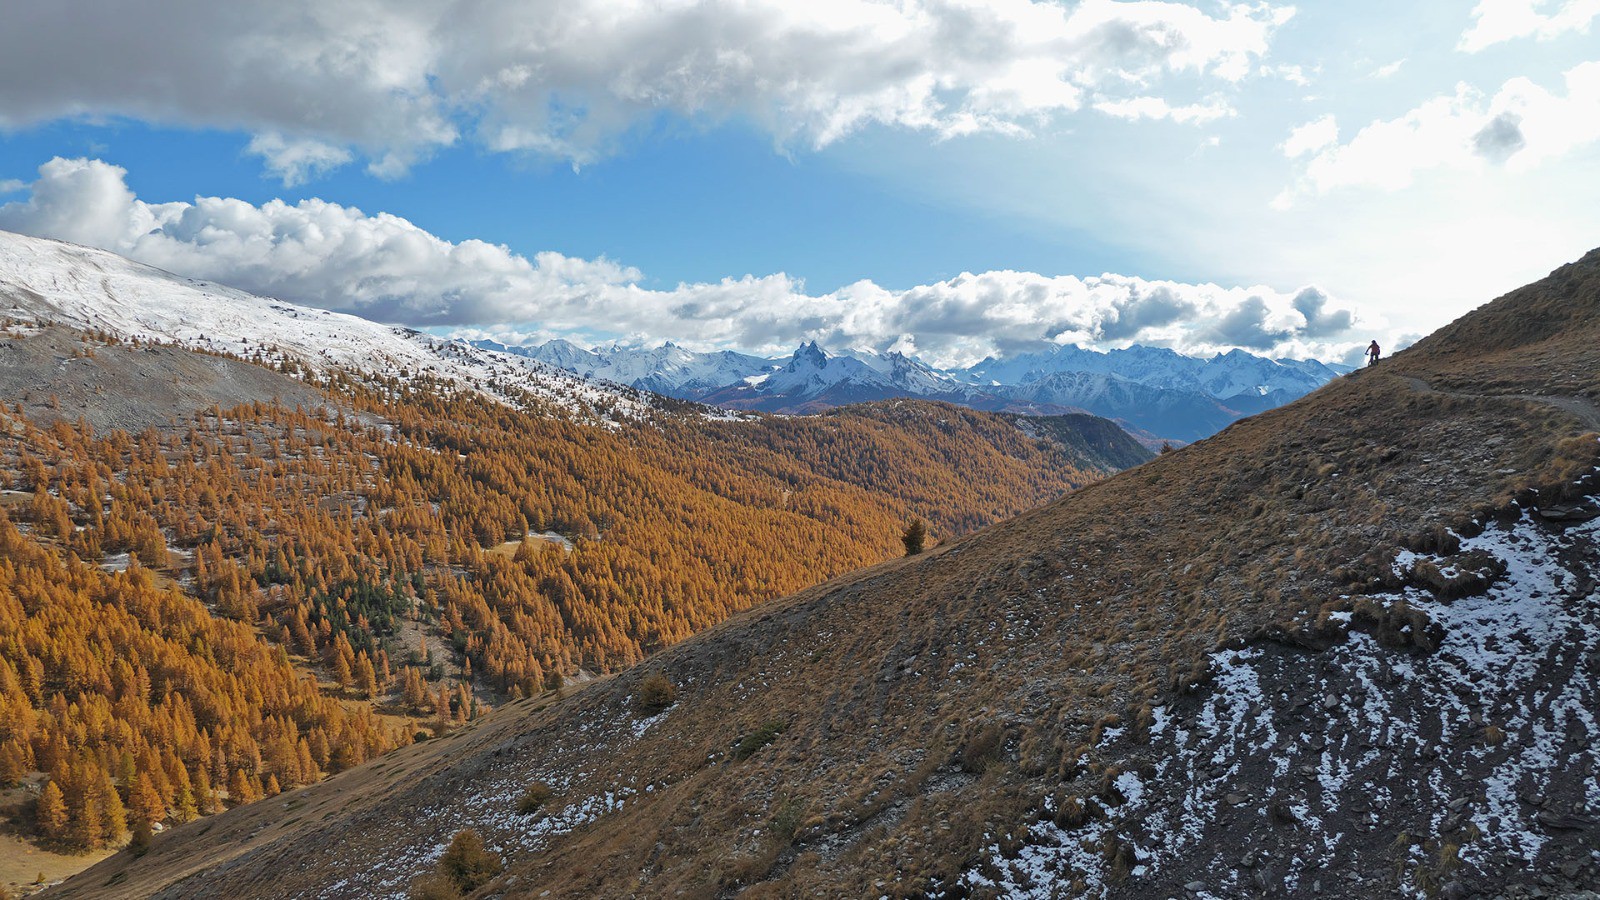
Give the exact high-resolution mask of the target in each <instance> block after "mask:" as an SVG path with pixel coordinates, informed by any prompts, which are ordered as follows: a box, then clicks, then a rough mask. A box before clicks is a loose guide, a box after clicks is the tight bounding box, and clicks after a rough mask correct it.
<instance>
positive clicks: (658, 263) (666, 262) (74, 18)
mask: <svg viewBox="0 0 1600 900" xmlns="http://www.w3.org/2000/svg"><path fill="white" fill-rule="evenodd" d="M7 19H8V22H7V27H6V29H5V30H4V31H3V32H0V229H7V230H12V231H18V232H22V233H27V234H32V235H38V236H43V237H52V238H57V239H62V240H69V241H74V242H78V243H83V244H89V245H93V246H98V247H103V248H106V249H109V250H113V251H116V252H119V253H123V254H125V255H128V256H131V257H133V258H134V259H138V260H140V261H142V262H146V263H150V264H152V265H156V266H159V267H161V268H164V269H168V270H171V271H175V272H178V273H181V274H184V275H188V276H192V277H199V278H208V279H212V280H215V281H219V282H223V283H226V284H230V285H233V286H236V287H240V288H243V289H245V290H250V291H253V292H256V293H262V294H267V295H271V296H276V297H280V298H283V299H286V300H291V301H295V302H300V303H307V304H310V305H315V306H322V307H326V308H330V309H337V310H341V311H345V312H352V313H355V314H358V315H363V316H366V317H369V318H373V319H377V320H379V321H384V322H394V323H401V324H407V325H411V326H413V327H418V328H425V329H428V330H430V331H433V332H435V333H439V334H455V335H461V336H466V337H494V338H497V339H500V340H504V341H507V342H511V343H522V342H536V341H541V340H546V339H549V338H551V337H557V336H561V337H568V338H571V339H574V340H576V341H578V342H580V343H585V344H595V343H600V342H612V341H620V342H624V343H630V344H634V343H637V344H645V345H650V344H656V343H660V342H661V341H665V340H673V341H675V342H677V343H680V344H683V345H686V346H690V347H695V348H702V349H711V348H729V349H739V350H744V351H750V352H758V353H782V352H786V351H788V350H792V349H793V347H794V346H795V345H797V344H798V343H800V342H802V341H806V340H819V341H821V342H822V343H823V344H824V345H827V346H835V347H872V348H875V349H878V350H889V349H895V350H902V351H909V352H915V353H917V354H919V355H921V356H922V357H923V358H925V359H927V360H928V361H930V362H933V363H935V364H937V365H945V366H960V365H967V364H971V363H974V362H977V361H979V360H981V359H982V358H984V357H985V356H991V355H999V356H1004V355H1006V354H1009V353H1015V352H1022V351H1033V350H1038V349H1040V348H1042V347H1047V346H1049V345H1051V344H1065V343H1077V344H1081V345H1084V346H1091V347H1097V348H1102V349H1105V348H1111V347H1119V346H1126V345H1128V344H1130V343H1135V342H1137V343H1143V344H1153V345H1160V346H1170V347H1174V348H1176V349H1178V350H1180V351H1183V352H1188V353H1195V354H1208V353H1214V352H1219V351H1223V350H1228V349H1232V348H1242V349H1245V350H1249V351H1251V352H1255V353H1262V354H1268V355H1274V356H1293V357H1317V358H1322V359H1327V360H1335V359H1344V360H1351V359H1353V358H1354V356H1355V355H1356V354H1359V352H1360V349H1361V348H1364V347H1365V346H1366V343H1367V341H1368V340H1371V339H1374V338H1376V339H1378V340H1379V341H1380V342H1382V343H1384V344H1385V346H1388V347H1390V348H1397V347H1399V346H1403V345H1404V344H1406V343H1408V342H1409V341H1411V340H1414V339H1415V338H1416V337H1417V336H1420V335H1421V334H1425V333H1426V332H1428V331H1430V330H1432V329H1434V328H1437V327H1439V326H1440V325H1443V324H1444V323H1446V322H1448V321H1450V320H1451V319H1453V318H1455V317H1456V316H1458V315H1460V314H1462V313H1463V312H1465V311H1467V310H1469V309H1471V308H1473V307H1475V306H1477V305H1480V304H1482V303H1484V302H1486V301H1488V300H1490V299H1492V298H1493V297H1495V296H1498V295H1499V294H1501V293H1504V292H1505V291H1508V290H1510V289H1512V288H1515V287H1517V286H1519V285H1521V284H1523V283H1526V282H1528V281H1531V280H1534V279H1536V278H1539V277H1542V276H1543V275H1544V274H1546V273H1547V272H1549V271H1550V270H1551V269H1553V268H1555V267H1556V266H1558V265H1560V264H1562V263H1564V262H1568V261H1570V260H1572V259H1575V258H1577V257H1578V256H1580V255H1582V254H1583V253H1584V252H1586V251H1587V250H1588V249H1590V248H1592V247H1594V246H1596V245H1600V25H1597V24H1596V20H1597V19H1600V0H1481V2H1474V0H1458V2H1446V0H1415V2H1411V3H1404V4H1396V3H1393V2H1385V3H1378V2H1374V0H1345V2H1338V3H1333V2H1326V0H1324V2H1318V3H1314V4H1312V3H1301V4H1298V5H1290V4H1288V3H1281V2H1275V0H1263V2H1252V3H1229V2H1190V3H1183V2H1175V0H1174V2H1166V0H1129V2H1117V0H1077V2H1044V0H1040V2H1030V0H991V2H969V0H896V2H869V0H812V2H807V3H804V4H800V3H792V2H787V0H704V2H683V0H657V2H635V0H563V2H549V0H545V2H528V0H459V2H449V0H386V2H378V0H277V2H270V3H269V2H255V0H244V2H238V3H230V4H217V3H212V2H208V0H127V2H121V3H117V4H104V3H95V2H91V0H59V2H53V3H48V4H46V3H39V4H24V5H23V8H22V9H19V10H11V11H8V13H7Z"/></svg>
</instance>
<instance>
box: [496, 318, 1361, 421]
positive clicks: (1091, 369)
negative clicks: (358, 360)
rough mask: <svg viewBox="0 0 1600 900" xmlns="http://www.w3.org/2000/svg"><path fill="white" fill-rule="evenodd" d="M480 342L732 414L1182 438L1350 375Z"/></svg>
mask: <svg viewBox="0 0 1600 900" xmlns="http://www.w3.org/2000/svg"><path fill="white" fill-rule="evenodd" d="M476 346H478V347H482V348H485V349H491V350H495V351H499V352H505V353H515V354H519V355H522V356H527V357H529V358H531V359H537V360H539V361H541V362H544V363H547V364H549V365H551V366H554V367H556V368H560V369H564V370H566V371H569V372H573V373H575V374H578V375H581V376H583V377H585V378H591V379H598V380H603V381H609V382H613V383H616V384H622V385H628V386H631V387H635V388H640V389H643V390H649V391H654V392H656V393H661V394H666V395H668V396H672V397H678V398H682V399H686V400H694V401H697V402H701V403H709V404H712V405H716V406H722V407H726V408H729V409H741V410H762V411H766V412H779V413H814V412H819V411H821V410H824V409H829V408H832V407H835V406H842V405H845V404H849V403H860V402H867V401H874V400H887V399H892V398H896V397H919V398H923V399H929V400H941V401H945V402H949V403H956V404H959V405H962V406H968V407H971V408H973V409H983V410H997V411H1006V412H1021V413H1028V414H1058V413H1062V412H1069V411H1074V410H1079V411H1087V412H1091V413H1094V414H1096V415H1100V416H1105V417H1107V418H1111V419H1114V420H1117V421H1119V422H1122V423H1124V424H1125V425H1128V426H1129V427H1131V428H1134V429H1137V430H1139V431H1141V432H1144V433H1148V434H1152V435H1156V436H1159V437H1165V438H1172V439H1175V440H1179V441H1191V440H1196V439H1198V438H1202V437H1205V436H1207V435H1210V434H1214V433H1215V432H1217V431H1218V430H1220V429H1222V428H1223V427H1225V426H1227V425H1228V424H1230V423H1232V422H1234V421H1236V420H1238V419H1240V418H1242V417H1244V416H1248V415H1254V414H1255V413H1258V412H1261V411H1263V410H1266V409H1271V408H1272V407H1274V406H1279V405H1281V404H1283V403H1287V402H1288V401H1290V400H1293V399H1295V398H1297V397H1300V396H1303V395H1305V394H1307V393H1309V392H1311V391H1313V390H1316V389H1317V388H1318V387H1320V386H1322V385H1323V384H1326V383H1327V382H1328V381H1329V380H1331V379H1332V378H1335V377H1337V376H1338V375H1339V374H1341V373H1343V372H1346V371H1349V370H1348V369H1347V368H1344V367H1336V366H1329V365H1325V364H1323V363H1320V362H1317V361H1315V360H1288V359H1284V360H1272V359H1267V358H1264V357H1260V356H1255V355H1252V354H1249V353H1246V352H1244V351H1242V350H1233V351H1230V352H1228V353H1223V354H1217V355H1216V356H1214V357H1211V358H1209V359H1201V358H1196V357H1189V356H1183V355H1181V354H1179V353H1177V352H1175V351H1172V350H1168V349H1163V348H1154V347H1141V346H1134V347H1129V348H1126V349H1122V350H1112V351H1109V352H1104V353H1102V352H1098V351H1094V350H1086V349H1083V348H1080V347H1076V346H1071V345H1068V346H1063V347H1059V348H1056V349H1054V350H1051V351H1048V352H1039V353H1027V354H1020V355H1017V356H1013V357H1008V358H1006V359H993V358H990V359H986V360H984V361H983V362H980V363H978V364H977V365H974V366H971V367H969V368H966V369H961V370H955V371H945V370H941V369H938V368H935V367H933V366H930V365H928V364H927V363H925V362H923V361H922V360H920V359H917V358H916V357H915V356H908V355H906V354H902V353H899V352H896V351H889V352H887V353H879V352H877V351H874V350H859V349H858V350H847V351H833V350H829V349H827V348H824V347H822V346H820V345H818V344H817V343H816V342H815V341H812V342H809V343H806V344H802V345H801V346H800V347H799V348H798V349H796V350H795V352H794V354H793V355H792V356H789V357H774V358H762V357H757V356H751V355H748V354H741V353H733V352H729V351H718V352H712V353H698V352H695V351H691V350H687V349H685V348H683V347H679V346H677V345H675V344H672V343H667V344H664V345H662V346H661V347H657V348H654V349H640V348H635V347H622V346H613V347H601V348H596V349H593V350H585V349H583V348H581V347H578V346H577V345H575V344H572V343H570V342H568V341H564V340H556V341H550V342H548V343H545V344H539V345H530V346H506V345H504V344H499V343H496V342H493V341H478V342H476Z"/></svg>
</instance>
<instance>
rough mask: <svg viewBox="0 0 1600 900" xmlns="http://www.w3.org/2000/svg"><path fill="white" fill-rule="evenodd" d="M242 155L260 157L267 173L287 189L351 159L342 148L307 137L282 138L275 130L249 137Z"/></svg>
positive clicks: (348, 152) (349, 154) (348, 153)
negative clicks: (277, 179) (248, 142)
mask: <svg viewBox="0 0 1600 900" xmlns="http://www.w3.org/2000/svg"><path fill="white" fill-rule="evenodd" d="M245 152H246V153H252V154H255V155H256V156H260V157H261V158H262V159H263V160H264V161H265V163H266V166H267V171H269V172H271V173H272V174H274V175H276V176H278V178H279V179H280V180H281V181H282V182H283V183H284V185H285V186H287V187H293V186H295V185H297V184H305V183H306V182H307V181H310V180H311V179H312V178H316V177H318V176H320V175H322V174H323V173H325V172H329V171H332V170H333V169H337V168H339V167H340V166H342V165H345V164H346V163H348V162H350V160H351V159H353V158H354V157H353V156H352V155H351V153H350V151H349V150H346V149H345V148H343V147H338V146H335V145H333V144H327V143H323V142H322V141H318V140H313V139H310V138H300V139H290V138H285V137H284V136H283V135H281V134H279V133H277V132H276V131H269V132H266V133H264V134H258V135H256V136H255V137H253V138H251V139H250V146H248V147H246V148H245Z"/></svg>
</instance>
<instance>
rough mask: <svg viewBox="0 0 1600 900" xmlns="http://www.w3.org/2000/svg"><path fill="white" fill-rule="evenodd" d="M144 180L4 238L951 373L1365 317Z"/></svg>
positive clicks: (1264, 344) (1289, 348)
mask: <svg viewBox="0 0 1600 900" xmlns="http://www.w3.org/2000/svg"><path fill="white" fill-rule="evenodd" d="M126 174H127V173H126V172H125V171H124V170H123V169H121V168H119V167H117V166H114V165H111V164H109V163H105V162H102V161H100V160H90V159H60V158H57V159H53V160H51V161H50V162H48V163H46V164H45V165H43V166H41V167H40V169H39V177H38V179H37V180H36V181H34V182H33V183H32V184H31V185H30V186H29V188H28V193H27V195H26V197H25V198H24V199H19V200H15V201H13V202H11V203H8V204H5V205H4V206H0V228H6V229H10V230H13V231H19V232H24V233H28V234H34V235H39V236H43V237H52V238H57V239H61V240H68V241H75V242H78V243H86V244H93V245H95V246H100V247H104V248H106V249H109V250H113V251H116V252H119V253H123V254H126V255H128V256H130V257H132V258H134V259H137V260H140V261H142V262H146V263H149V264H151V265H155V266H159V267H161V268H164V269H167V270H170V271H174V272H179V273H182V274H184V275H189V276H192V277H199V278H206V279H210V280H214V281H219V282H222V283H225V284H230V285H234V286H237V287H240V288H243V289H245V290H249V291H252V292H255V293H260V294H265V295H269V296H274V297H280V298H283V299H286V300H291V301H295V302H299V303H306V304H310V305H314V306H320V307H324V308H328V309H335V310H339V311H343V312H351V313H355V314H357V315H362V316H365V317H368V318H372V319H376V320H379V321H385V322H397V323H405V324H408V325H412V326H417V327H439V328H454V329H460V330H464V333H469V334H472V335H477V336H481V335H495V336H497V337H498V338H499V339H501V340H514V339H515V337H516V335H518V334H524V335H530V334H532V335H539V336H542V337H549V336H551V335H562V334H566V335H589V336H600V337H603V336H607V335H609V336H612V337H618V336H630V337H632V338H634V339H637V340H645V341H651V340H661V339H667V338H670V339H673V340H677V341H680V342H683V343H685V344H688V345H691V346H696V347H702V348H711V347H725V348H735V349H743V350H750V351H756V352H782V351H785V350H788V349H792V348H793V347H794V345H795V344H796V343H798V342H800V341H802V340H812V339H815V340H820V341H822V342H823V343H824V344H825V345H830V346H835V347H861V346H871V347H876V348H879V349H885V348H888V347H892V346H898V347H901V348H905V347H915V348H916V349H917V351H918V352H919V353H920V354H922V355H924V356H925V357H926V358H927V359H929V360H930V361H932V362H935V363H938V364H943V365H957V364H967V363H972V362H976V361H978V360H980V359H982V358H983V357H985V356H990V355H1004V354H1006V353H1008V352H1014V351H1017V350H1023V349H1037V348H1039V347H1040V346H1042V345H1045V344H1048V343H1066V342H1076V343H1082V344H1086V345H1090V346H1104V347H1110V346H1122V345H1126V344H1128V343H1132V342H1139V343H1145V344H1155V345H1161V346H1170V347H1174V348H1176V349H1179V350H1182V351H1185V352H1194V353H1209V352H1214V351H1219V350H1227V349H1230V348H1233V347H1246V348H1250V349H1253V350H1257V351H1271V352H1274V353H1278V354H1282V355H1297V356H1306V355H1318V354H1320V355H1323V356H1329V355H1330V354H1332V353H1333V352H1334V350H1335V349H1336V350H1338V351H1341V352H1342V350H1343V341H1342V338H1343V336H1344V332H1345V331H1347V330H1348V329H1349V328H1350V327H1352V326H1353V325H1354V324H1356V319H1355V317H1354V314H1353V313H1352V312H1351V311H1350V310H1348V309H1345V308H1343V307H1340V306H1338V305H1337V304H1335V303H1334V301H1332V300H1331V299H1330V298H1329V297H1328V296H1327V295H1325V294H1324V293H1322V292H1321V291H1319V290H1317V289H1315V288H1304V289H1302V290H1300V291H1297V292H1277V291H1273V290H1270V289H1268V288H1264V287H1249V288H1243V287H1240V288H1224V287H1219V286H1217V285H1214V284H1199V285H1196V284H1183V283H1178V282H1170V281H1150V280H1146V279H1142V278H1136V277H1132V276H1126V275H1114V274H1106V275H1099V276H1095V277H1090V278H1079V277H1074V276H1046V275H1039V274H1034V273H1031V272H1013V271H993V272H984V273H981V274H970V273H964V274H962V275H959V276H957V277H955V278H951V279H949V280H947V281H940V282H938V283H935V284H928V285H921V286H918V287H913V288H910V289H908V290H890V289H887V288H884V287H882V286H880V285H878V284H876V283H874V282H871V281H860V282H857V283H854V284H849V285H846V286H844V287H842V288H839V289H838V290H835V291H830V292H828V293H822V294H812V293H808V292H807V291H806V287H805V285H804V284H803V283H802V282H800V281H799V280H797V279H794V278H791V277H789V276H787V275H785V274H783V273H777V274H771V275H764V276H756V275H745V276H742V277H738V278H732V277H730V278H724V279H722V280H720V281H715V282H700V283H687V284H679V285H677V286H676V287H673V288H671V289H665V290H657V289H650V288H646V287H644V286H643V285H642V284H641V282H643V280H644V275H643V273H641V272H639V271H638V270H636V269H633V268H630V267H627V266H624V265H621V264H619V263H616V262H613V261H610V260H606V259H594V260H586V259H579V258H575V257H570V256H563V255H561V254H558V253H537V254H534V255H533V256H532V257H531V258H529V257H525V256H522V255H519V254H516V253H513V252H512V251H511V250H509V249H507V248H506V247H503V246H498V245H494V244H488V243H484V242H482V241H472V240H468V241H462V242H460V243H451V242H449V241H446V240H443V239H441V238H439V237H437V236H435V235H432V234H430V233H428V232H426V231H424V230H422V229H421V228H418V227H417V226H416V225H414V224H412V223H410V222H408V221H406V220H405V219H402V218H399V217H397V216H392V215H387V214H383V213H379V214H375V215H369V214H367V213H364V212H362V211H361V210H358V209H354V208H351V207H347V206H340V205H338V204H335V203H328V202H326V201H322V200H305V201H302V202H300V203H298V204H293V205H290V204H287V203H283V202H281V201H271V202H268V203H264V204H261V205H259V206H257V205H253V204H250V203H246V202H244V201H241V200H235V199H227V198H220V197H197V198H195V199H194V200H193V201H192V202H172V203H148V202H146V201H144V200H141V199H139V198H138V197H137V196H135V195H134V193H133V192H132V191H131V190H129V188H128V186H127V183H126V180H125V178H126ZM1335 345H1337V346H1335Z"/></svg>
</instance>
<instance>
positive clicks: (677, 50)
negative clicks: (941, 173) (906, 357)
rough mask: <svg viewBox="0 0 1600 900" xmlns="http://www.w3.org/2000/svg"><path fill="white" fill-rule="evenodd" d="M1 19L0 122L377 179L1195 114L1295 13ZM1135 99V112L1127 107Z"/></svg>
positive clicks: (882, 10)
mask: <svg viewBox="0 0 1600 900" xmlns="http://www.w3.org/2000/svg"><path fill="white" fill-rule="evenodd" d="M16 5H17V6H18V7H19V8H18V9H15V10H10V11H8V13H7V23H6V28H4V29H0V128H13V129H14V128H21V127H27V126H30V125H36V124H39V123H43V122H48V121H53V120H57V119H61V118H72V117H105V116H128V117H134V118H138V119H142V120H145V121H149V122H156V123H162V124H176V125H192V126H202V127H216V128H224V129H239V130H244V131H247V132H250V133H252V134H253V135H254V138H253V140H252V141H251V144H250V152H251V153H254V154H256V155H259V156H260V157H262V159H263V161H264V163H265V166H266V168H267V169H268V171H269V172H271V173H273V174H275V175H277V176H278V177H279V178H281V179H282V180H283V181H284V182H285V183H289V184H293V183H296V182H299V181H303V180H305V179H307V178H310V177H315V176H316V175H317V174H318V173H320V172H323V171H326V170H328V169H330V168H333V167H336V166H340V165H344V164H346V163H348V162H350V161H351V160H352V159H353V155H352V151H351V148H355V149H357V150H359V151H360V152H361V153H362V154H364V155H365V157H366V158H367V160H368V168H369V169H370V170H371V171H373V172H375V173H377V174H379V175H395V174H399V173H402V172H404V171H405V169H406V167H407V166H408V165H410V164H411V163H412V162H414V161H416V160H418V159H420V158H423V157H425V156H427V155H428V154H429V153H431V152H432V151H434V150H436V149H438V148H440V147H445V146H449V145H451V144H454V143H457V142H458V141H461V140H463V139H466V140H472V141H474V142H476V143H477V144H478V145H480V146H483V147H487V148H490V149H492V150H496V151H528V152H534V153H539V154H546V155H552V156H555V157H560V158H566V159H570V160H572V161H573V162H575V163H581V162H584V161H587V160H591V159H594V158H596V157H597V156H600V155H603V154H605V153H606V152H608V151H609V150H610V149H611V148H612V147H613V145H614V144H615V143H616V142H617V141H618V139H619V138H620V137H622V136H623V135H625V134H626V133H627V132H628V131H629V130H630V129H631V128H634V127H637V126H639V125H640V124H641V123H648V122H649V121H650V120H651V118H652V117H654V116H657V115H660V114H664V113H665V114H673V115H677V116H681V117H685V118H688V119H691V120H699V121H713V122H714V121H718V120H721V119H725V118H730V117H741V118H745V119H748V120H750V121H753V122H755V123H758V124H759V125H760V126H761V127H763V128H765V129H766V130H767V131H769V132H770V133H771V134H772V135H773V136H774V138H775V139H776V140H778V141H780V142H784V143H801V144H811V145H815V146H821V145H826V144H828V143H831V142H833V141H836V140H838V139H840V138H841V137H843V136H845V135H847V134H850V133H851V132H853V131H855V130H857V129H859V128H862V127H864V126H867V125H870V124H881V125H887V126H892V127H898V128H908V129H915V130H919V131H925V132H930V133H932V134H934V135H936V136H938V137H952V136H957V135H963V134H970V133H974V132H998V133H1004V134H1023V133H1026V132H1027V131H1028V130H1029V129H1030V128H1032V127H1034V126H1035V125H1036V124H1037V123H1039V122H1042V121H1045V120H1047V119H1049V118H1050V117H1053V116H1056V115H1058V114H1062V113H1070V112H1073V111H1075V110H1078V109H1080V108H1082V107H1084V106H1092V107H1096V108H1109V109H1110V110H1111V111H1112V114H1114V115H1121V116H1124V117H1130V116H1131V117H1141V116H1143V117H1154V118H1161V117H1167V118H1173V119H1177V120H1179V121H1192V122H1204V121H1207V120H1209V119H1214V118H1217V117H1219V116H1222V115H1226V114H1227V111H1228V110H1227V107H1226V105H1225V103H1223V102H1222V101H1219V100H1216V99H1212V98H1209V97H1207V98H1206V99H1204V101H1203V102H1187V103H1186V102H1181V100H1180V99H1179V98H1173V102H1169V100H1168V98H1165V97H1157V96H1154V95H1153V94H1152V93H1151V91H1152V90H1153V89H1156V88H1158V87H1161V86H1165V87H1169V88H1170V87H1172V85H1171V84H1170V82H1172V81H1174V80H1175V79H1177V78H1181V79H1183V80H1184V85H1182V86H1180V87H1178V88H1174V89H1175V90H1177V91H1178V92H1179V93H1182V91H1183V89H1184V88H1185V87H1187V88H1193V87H1195V86H1196V85H1209V87H1210V88H1211V89H1215V88H1216V87H1219V86H1227V85H1230V84H1233V83H1236V82H1238V81H1240V80H1242V79H1244V78H1246V77H1247V76H1249V75H1251V74H1252V73H1253V72H1257V71H1258V69H1259V65H1258V63H1259V60H1260V59H1261V58H1263V57H1264V56H1265V55H1266V54H1267V51H1268V44H1269V40H1270V38H1271V36H1272V34H1273V32H1274V30H1275V29H1276V28H1277V27H1278V26H1279V25H1281V24H1282V23H1284V22H1285V21H1287V20H1288V18H1289V17H1290V16H1292V15H1293V8H1292V7H1286V6H1282V7H1275V6H1273V5H1271V4H1269V3H1266V2H1255V3H1239V4H1228V3H1221V4H1207V9H1208V10H1211V11H1202V10H1201V9H1199V8H1196V7H1194V6H1190V5H1187V4H1185V3H1180V2H1165V0H1135V2H1113V0H1082V2H1079V3H1076V4H1073V5H1071V6H1066V5H1063V4H1059V3H1054V2H1046V0H1037V2H1035V0H985V2H978V0H902V2H895V3H886V2H879V0H830V2H805V3H797V2H790V0H665V2H658V3H622V4H619V3H616V2H614V0H561V2H527V0H455V2H451V0H442V2H441V0H393V2H384V3H371V2H366V0H279V2H275V3H215V2H210V0H132V2H124V3H112V4H106V3H96V2H93V0H54V2H49V3H22V4H16ZM1130 104H1131V105H1130Z"/></svg>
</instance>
